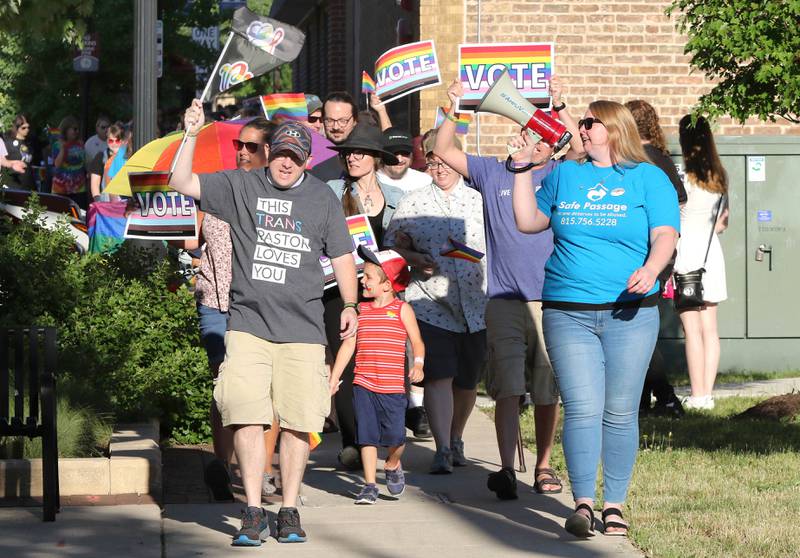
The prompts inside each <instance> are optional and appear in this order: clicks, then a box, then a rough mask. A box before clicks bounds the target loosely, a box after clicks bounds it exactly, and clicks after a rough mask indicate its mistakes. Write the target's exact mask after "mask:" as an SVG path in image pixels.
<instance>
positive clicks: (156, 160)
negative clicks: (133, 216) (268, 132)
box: [106, 120, 248, 196]
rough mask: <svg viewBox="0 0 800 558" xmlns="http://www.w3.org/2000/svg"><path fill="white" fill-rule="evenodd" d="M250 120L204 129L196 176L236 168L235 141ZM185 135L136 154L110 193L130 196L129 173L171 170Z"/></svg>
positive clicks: (196, 153) (170, 137) (198, 143)
mask: <svg viewBox="0 0 800 558" xmlns="http://www.w3.org/2000/svg"><path fill="white" fill-rule="evenodd" d="M247 122H248V120H227V121H224V122H211V123H210V124H206V125H205V126H203V127H202V128H201V129H200V132H199V133H198V135H197V141H196V143H195V149H194V158H193V160H192V172H195V173H198V174H202V173H209V172H217V171H221V170H230V169H235V168H236V151H234V149H233V140H235V139H237V138H238V137H239V131H240V130H241V129H242V126H244V125H245V124H246V123H247ZM182 139H183V134H182V133H180V132H176V133H173V134H170V135H168V136H164V137H163V138H159V139H157V140H153V141H151V142H150V143H148V144H147V145H145V146H144V147H142V148H141V149H139V150H138V151H137V152H136V153H134V154H133V155H132V156H131V158H130V159H128V162H127V163H125V166H123V167H122V168H121V169H120V172H118V173H117V175H116V176H115V177H114V178H113V179H112V180H111V182H110V183H109V185H108V187H107V188H106V192H108V193H109V194H116V195H120V196H130V195H131V186H130V182H128V173H129V172H143V171H158V170H166V171H168V170H170V168H171V167H172V159H173V158H174V157H175V154H176V153H177V151H178V147H179V146H180V144H181V140H182Z"/></svg>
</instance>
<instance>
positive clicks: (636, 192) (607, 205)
mask: <svg viewBox="0 0 800 558" xmlns="http://www.w3.org/2000/svg"><path fill="white" fill-rule="evenodd" d="M536 198H537V203H538V207H539V210H540V211H541V212H542V213H544V214H545V215H547V216H548V217H550V227H551V228H552V229H553V238H554V249H553V254H552V255H551V256H550V259H549V260H548V261H547V265H546V266H545V281H544V289H543V292H542V299H543V300H547V301H559V302H579V303H584V304H606V303H610V302H617V301H626V300H634V299H637V298H641V296H642V295H632V294H630V293H628V292H627V289H626V285H627V281H628V278H629V277H630V275H631V273H633V272H634V271H635V270H636V269H637V268H639V267H641V266H642V265H644V263H645V261H646V260H647V256H648V255H649V253H650V231H651V230H652V229H654V228H656V227H661V226H670V227H674V228H675V229H676V230H679V227H680V211H679V208H678V197H677V195H676V194H675V189H674V188H673V187H672V184H670V182H669V179H668V178H667V175H666V174H664V172H663V171H662V170H661V169H659V168H658V167H656V166H654V165H651V164H649V163H639V164H637V165H635V166H634V165H629V166H623V165H616V166H614V167H598V166H596V165H594V164H593V163H591V162H589V161H587V162H585V163H577V162H575V161H567V162H565V163H563V164H561V165H559V166H558V168H556V169H555V170H554V171H553V172H552V173H551V174H550V175H548V176H547V178H545V179H544V182H543V183H542V188H541V189H540V190H539V191H538V192H537V194H536ZM657 291H658V285H657V284H656V285H655V286H653V289H652V290H651V292H650V293H648V295H650V294H653V293H655V292H657Z"/></svg>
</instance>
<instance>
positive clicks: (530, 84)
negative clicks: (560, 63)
mask: <svg viewBox="0 0 800 558" xmlns="http://www.w3.org/2000/svg"><path fill="white" fill-rule="evenodd" d="M554 50H555V47H554V44H553V43H497V44H464V45H458V72H459V76H460V79H461V84H462V85H463V87H464V96H463V97H462V98H461V100H460V102H459V104H458V111H459V112H475V107H477V106H478V105H479V104H480V102H481V99H483V97H484V95H486V92H487V91H489V88H490V87H491V86H492V85H493V84H494V81H495V79H497V78H498V77H500V74H501V73H503V70H505V69H506V68H508V74H509V77H511V80H512V81H513V82H514V86H515V87H516V88H517V90H519V92H520V93H521V94H522V96H523V97H525V98H526V99H527V100H528V101H530V102H531V104H533V105H535V106H536V107H538V108H541V109H549V108H550V102H551V100H550V77H551V76H552V75H553V66H554V60H555V58H554Z"/></svg>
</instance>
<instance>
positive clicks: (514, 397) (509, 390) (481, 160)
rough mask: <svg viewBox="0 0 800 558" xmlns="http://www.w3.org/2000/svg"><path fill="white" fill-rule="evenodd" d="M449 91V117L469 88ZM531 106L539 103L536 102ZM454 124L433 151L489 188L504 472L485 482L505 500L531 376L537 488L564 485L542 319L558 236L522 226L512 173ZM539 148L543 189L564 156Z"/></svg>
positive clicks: (534, 179) (572, 153)
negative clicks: (459, 140)
mask: <svg viewBox="0 0 800 558" xmlns="http://www.w3.org/2000/svg"><path fill="white" fill-rule="evenodd" d="M550 90H551V94H552V98H553V109H554V110H553V112H554V113H555V114H556V115H558V117H559V118H560V119H561V121H562V122H563V124H564V125H565V126H566V129H567V131H568V132H569V133H571V136H572V140H571V143H570V147H571V149H570V150H569V152H568V153H567V158H577V157H580V156H582V155H583V148H582V146H581V143H580V138H579V136H578V126H577V124H576V123H575V121H574V120H573V119H572V117H571V116H570V115H569V114H568V112H567V111H566V105H565V104H564V103H563V102H562V100H561V93H562V84H561V83H560V81H559V80H558V78H556V77H555V76H554V77H553V78H552V80H551V84H550ZM513 93H516V91H513ZM447 95H448V97H449V98H450V109H449V111H448V116H452V115H454V112H455V110H456V107H457V106H458V101H459V99H460V98H461V97H462V96H463V95H464V90H463V86H462V84H461V82H460V81H459V80H455V81H453V83H452V84H451V85H450V87H449V88H448V89H447ZM487 96H488V95H487ZM530 110H531V111H533V110H535V109H533V107H531V109H530ZM522 120H525V121H527V120H528V118H527V117H524V118H523V119H522ZM520 123H521V124H524V123H523V122H520ZM455 131H456V125H455V123H454V122H453V121H452V120H450V119H449V118H448V119H446V120H445V121H444V123H443V124H442V125H441V126H440V127H439V131H438V133H437V135H436V145H435V146H434V152H435V153H436V155H438V156H439V157H441V159H442V160H443V161H444V162H445V163H447V164H448V165H450V167H452V168H453V169H454V170H455V171H456V172H458V173H459V174H461V175H462V176H464V177H465V178H468V179H469V184H470V185H471V186H472V187H473V188H475V189H476V190H478V191H479V192H480V193H481V194H482V195H483V208H484V209H483V212H484V225H485V229H486V245H487V257H488V266H487V274H488V292H487V294H488V297H489V301H488V303H487V305H486V315H485V319H486V336H487V343H488V345H489V363H488V382H487V389H488V392H489V395H491V396H492V398H493V399H494V400H495V402H496V407H495V431H496V433H497V445H498V449H499V451H500V464H501V469H500V470H499V471H495V472H493V473H491V474H490V475H489V478H488V480H487V486H488V488H489V490H491V491H493V492H494V493H495V494H496V495H497V497H498V498H500V499H501V500H513V499H516V498H517V479H516V474H515V472H514V459H515V454H516V451H515V449H516V446H517V438H518V432H519V402H520V397H522V396H524V395H525V393H526V391H527V387H528V386H527V384H528V381H526V380H529V381H530V383H531V387H532V389H531V391H532V399H533V402H534V405H535V409H534V424H535V428H536V467H535V471H534V478H533V483H534V488H535V489H536V491H537V492H539V493H540V494H556V493H559V492H561V489H562V487H561V480H560V479H559V478H558V476H557V475H556V472H555V471H554V470H553V469H552V467H551V466H550V454H551V450H552V448H553V440H554V438H555V433H556V425H557V423H558V388H557V387H556V384H555V379H554V377H553V369H552V367H551V366H550V360H549V359H548V357H547V352H546V350H545V346H544V339H543V337H542V320H541V316H542V303H541V299H542V283H543V281H544V264H545V262H546V261H547V258H548V257H549V256H550V253H551V252H552V251H553V235H552V233H551V232H550V231H543V232H541V233H539V234H532V235H529V234H524V233H522V232H520V231H519V230H518V229H517V226H516V223H515V222H514V208H513V207H512V204H511V190H512V188H513V186H514V175H513V174H511V173H509V172H508V171H507V170H506V167H505V165H504V163H502V162H500V161H498V160H497V159H496V158H495V157H479V156H475V155H467V154H466V153H464V152H463V151H461V150H460V149H459V148H458V147H457V146H456V144H455ZM528 133H529V132H528V131H527V130H526V129H525V128H524V127H523V128H522V129H521V130H520V134H521V135H528ZM534 152H535V154H534V159H535V160H536V162H537V164H536V165H535V166H534V167H533V172H532V173H530V174H529V175H528V185H529V186H532V187H533V188H535V189H538V188H540V187H541V182H542V180H543V179H544V177H545V176H547V175H548V174H549V173H550V172H551V171H552V170H553V169H554V168H556V166H557V165H558V164H559V161H555V160H552V156H553V154H554V147H553V146H552V145H550V144H548V143H547V142H546V141H544V140H540V141H539V142H537V143H536V144H535V148H534ZM531 191H533V189H532V190H531Z"/></svg>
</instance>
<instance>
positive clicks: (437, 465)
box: [428, 447, 453, 475]
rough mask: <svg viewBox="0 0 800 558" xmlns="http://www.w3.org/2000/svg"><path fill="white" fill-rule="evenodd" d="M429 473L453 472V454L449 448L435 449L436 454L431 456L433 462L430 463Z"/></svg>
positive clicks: (446, 473) (447, 473) (444, 473)
mask: <svg viewBox="0 0 800 558" xmlns="http://www.w3.org/2000/svg"><path fill="white" fill-rule="evenodd" d="M428 472H429V473H430V474H431V475H449V474H450V473H452V472H453V456H452V453H451V452H450V448H447V447H445V448H439V449H438V450H436V455H434V456H433V463H431V468H430V471H428Z"/></svg>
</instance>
